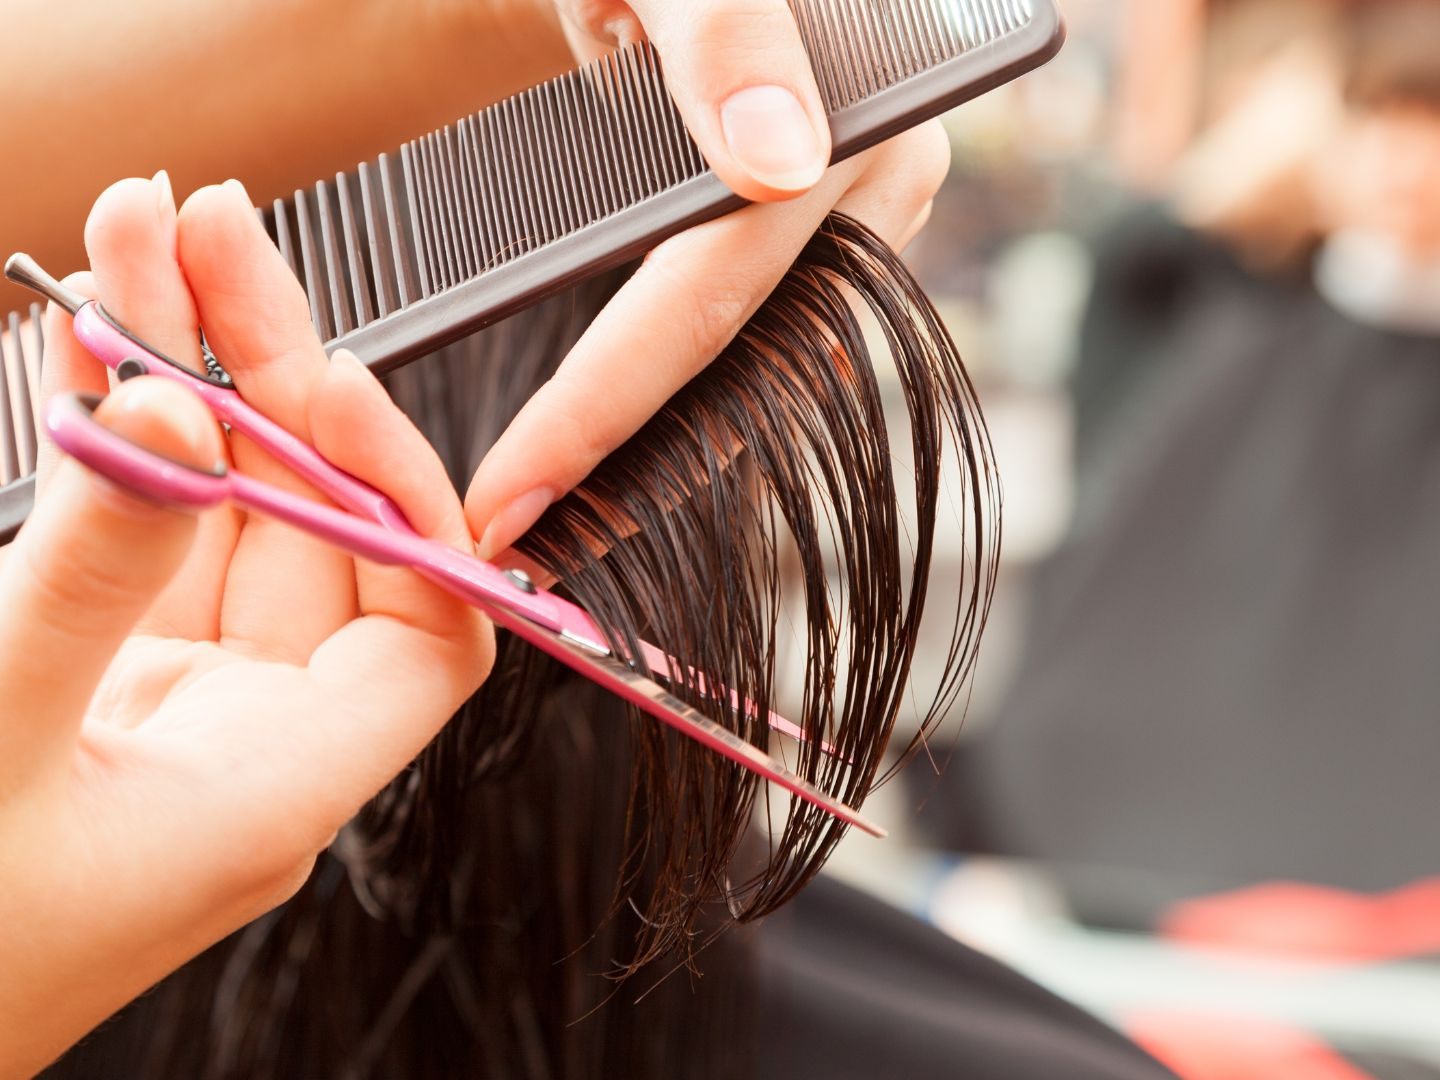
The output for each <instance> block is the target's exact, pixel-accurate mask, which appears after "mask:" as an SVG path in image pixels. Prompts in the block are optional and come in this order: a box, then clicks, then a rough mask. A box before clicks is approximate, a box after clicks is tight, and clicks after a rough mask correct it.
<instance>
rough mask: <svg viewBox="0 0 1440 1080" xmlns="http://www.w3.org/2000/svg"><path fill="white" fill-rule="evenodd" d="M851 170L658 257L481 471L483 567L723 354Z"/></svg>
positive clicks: (682, 239) (470, 510)
mask: <svg viewBox="0 0 1440 1080" xmlns="http://www.w3.org/2000/svg"><path fill="white" fill-rule="evenodd" d="M851 167H852V163H850V162H846V163H845V164H844V165H841V166H838V167H837V168H836V169H833V170H831V172H830V174H829V175H828V176H827V177H826V178H825V181H824V182H823V183H822V184H821V185H820V186H819V187H818V188H817V189H816V190H815V191H813V192H811V193H810V194H809V195H806V196H805V197H803V198H802V199H800V200H797V201H796V202H793V203H788V204H786V205H784V206H751V207H747V208H745V209H744V210H741V211H739V212H737V213H735V214H731V215H730V216H729V217H726V218H722V219H720V220H718V221H713V222H709V223H707V224H705V225H701V226H699V227H697V228H694V229H691V230H689V231H687V232H685V233H682V234H680V235H679V236H676V237H673V238H672V239H670V240H668V241H666V242H665V243H664V244H662V245H660V246H659V247H658V248H656V249H655V250H654V251H653V252H651V254H650V257H649V258H648V259H646V261H645V262H644V264H642V266H641V267H640V269H639V270H638V271H636V273H635V275H634V277H632V278H631V279H630V280H629V281H628V282H626V283H625V285H624V286H623V287H622V288H621V289H620V291H619V292H618V293H617V294H616V295H615V297H614V299H613V300H612V301H611V302H610V303H609V304H608V305H607V306H606V308H605V309H604V310H603V311H602V312H601V313H600V315H599V316H598V317H597V318H596V319H595V321H594V322H593V323H592V324H591V325H590V327H589V328H588V329H587V330H586V332H585V334H584V335H583V336H582V337H581V339H580V341H579V342H578V343H577V344H576V346H575V348H574V349H573V350H572V351H571V353H570V355H569V356H567V357H566V358H565V360H564V361H563V362H562V363H561V365H560V367H559V369H558V370H557V371H556V373H555V376H554V377H553V378H552V379H551V380H550V381H549V382H547V383H546V384H545V385H544V386H542V387H541V388H540V390H539V391H538V392H537V393H536V394H535V396H534V397H533V398H531V400H530V401H529V402H528V403H526V405H525V407H524V408H523V409H521V411H520V414H519V415H518V416H517V417H516V418H515V420H514V421H512V423H511V425H510V427H509V428H508V429H507V430H506V431H505V433H504V434H503V435H502V436H501V437H500V439H499V440H498V441H497V442H496V444H495V445H494V446H493V447H492V448H491V449H490V452H489V453H488V454H487V455H486V456H485V459H484V460H483V461H482V462H481V463H480V468H479V469H478V470H477V471H476V474H475V477H474V479H473V481H472V482H471V485H470V490H469V492H468V494H467V495H466V498H465V514H466V517H467V518H468V520H469V523H470V527H471V530H472V532H473V534H474V535H475V536H478V537H480V544H479V553H480V556H481V558H486V559H488V558H492V557H493V556H495V555H496V554H498V553H499V552H501V551H503V550H504V549H506V548H507V547H509V546H510V545H511V544H512V543H514V542H515V540H517V539H518V538H519V537H520V536H521V535H522V534H523V533H524V532H525V530H526V529H528V528H529V527H530V526H531V525H532V524H534V523H535V520H536V519H537V518H538V517H539V516H540V514H541V513H543V512H544V510H545V508H546V507H547V506H548V505H549V504H550V503H551V502H553V501H554V499H556V498H558V497H559V496H560V495H562V494H564V493H565V492H566V491H568V490H570V488H572V487H574V486H575V484H577V483H579V482H580V480H581V479H583V478H584V477H585V475H586V474H587V473H588V472H589V471H590V470H591V469H593V468H594V467H595V466H596V465H597V464H599V462H600V461H601V460H602V459H603V458H604V457H605V456H606V455H607V454H608V453H610V451H611V450H613V449H615V447H617V446H619V445H620V444H621V443H622V442H624V441H625V440H626V439H628V438H629V437H630V436H631V435H633V434H634V433H635V432H636V431H637V430H639V428H640V427H641V425H643V424H644V423H645V421H646V420H648V419H649V418H650V417H651V416H653V415H654V414H655V412H656V411H658V410H659V408H660V406H661V405H663V404H664V403H665V402H666V401H667V400H669V398H670V397H671V396H673V395H674V394H675V392H676V391H677V390H679V389H680V388H681V387H682V386H684V385H685V383H686V382H688V381H689V380H690V379H691V378H693V377H694V376H695V375H696V374H697V373H698V372H699V371H700V370H702V369H703V368H704V367H705V366H706V365H707V364H709V363H710V362H711V361H712V360H713V359H714V358H715V357H716V356H717V355H718V354H719V353H720V351H721V350H722V349H723V348H724V347H725V346H726V345H727V344H728V343H729V341H730V339H731V338H733V337H734V336H735V334H736V333H737V332H738V331H739V329H740V327H741V326H743V325H744V324H745V321H746V320H747V319H749V317H750V316H751V315H752V314H754V312H755V310H756V308H758V307H759V306H760V304H761V303H762V302H763V301H764V300H765V298H766V297H767V296H768V295H769V294H770V292H771V291H772V290H773V289H774V288H775V286H776V284H777V283H778V282H779V281H780V279H781V277H783V276H784V274H785V272H786V271H787V270H788V269H789V268H790V265H791V264H792V263H793V262H794V260H795V257H796V256H797V255H798V254H799V253H800V251H801V249H802V248H803V247H804V246H805V243H806V241H808V240H809V238H810V237H811V236H812V235H813V234H814V231H815V229H816V228H817V227H818V226H819V225H820V222H821V221H823V220H824V217H825V214H826V212H827V211H828V210H829V209H830V207H831V205H832V204H833V203H834V202H835V199H836V198H837V196H838V194H839V192H840V191H842V190H843V189H844V185H845V184H846V183H849V182H850V181H852V180H853V179H854V175H855V174H854V173H853V172H852V171H851ZM716 267H724V272H723V273H717V272H716Z"/></svg>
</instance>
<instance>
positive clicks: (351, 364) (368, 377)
mask: <svg viewBox="0 0 1440 1080" xmlns="http://www.w3.org/2000/svg"><path fill="white" fill-rule="evenodd" d="M330 363H331V365H332V366H333V367H334V368H335V370H336V371H337V372H339V373H340V374H342V375H344V376H345V377H346V378H353V379H359V380H361V381H362V382H365V383H368V384H371V385H374V386H377V387H378V386H380V380H379V379H377V378H376V377H375V374H374V372H372V371H371V370H370V369H369V368H368V367H366V366H365V365H364V364H362V363H361V362H360V358H359V357H358V356H356V355H355V354H354V353H353V352H351V351H350V350H349V349H336V350H335V351H334V352H333V353H331V354H330Z"/></svg>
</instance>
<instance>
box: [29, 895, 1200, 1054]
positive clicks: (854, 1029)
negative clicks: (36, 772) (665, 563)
mask: <svg viewBox="0 0 1440 1080" xmlns="http://www.w3.org/2000/svg"><path fill="white" fill-rule="evenodd" d="M733 932H734V933H738V934H746V935H747V936H749V937H750V941H749V944H750V946H751V953H752V955H753V957H754V958H755V960H756V961H757V962H758V968H759V970H758V971H757V972H756V973H755V974H756V977H757V979H756V982H755V983H754V984H753V985H752V987H750V988H749V989H750V990H751V991H753V998H752V1001H753V1004H754V1007H755V1010H756V1013H755V1021H756V1022H755V1023H753V1024H751V1025H749V1030H750V1031H752V1032H753V1033H754V1036H753V1037H754V1038H755V1039H756V1040H757V1042H758V1045H757V1046H756V1047H755V1051H754V1054H753V1057H752V1060H754V1061H756V1062H757V1063H758V1065H757V1067H756V1069H755V1071H754V1072H753V1073H749V1074H747V1075H745V1076H744V1077H737V1078H736V1080H822V1078H824V1080H850V1078H854V1080H862V1078H863V1080H877V1078H885V1080H943V1078H951V1077H954V1078H963V1080H1060V1078H1064V1080H1165V1078H1171V1077H1172V1074H1170V1073H1169V1072H1167V1071H1166V1070H1165V1069H1163V1068H1162V1067H1161V1066H1160V1065H1158V1064H1156V1063H1155V1062H1154V1061H1152V1060H1151V1059H1150V1058H1148V1057H1147V1056H1145V1054H1144V1053H1142V1052H1141V1051H1140V1050H1139V1049H1137V1048H1136V1047H1135V1046H1133V1045H1132V1044H1130V1043H1129V1042H1127V1041H1126V1040H1125V1039H1124V1038H1122V1037H1121V1036H1120V1035H1118V1034H1116V1033H1115V1032H1114V1031H1112V1030H1111V1029H1110V1028H1108V1027H1106V1026H1105V1025H1103V1024H1101V1023H1100V1022H1099V1021H1097V1020H1095V1019H1094V1018H1092V1017H1090V1016H1088V1015H1086V1014H1085V1013H1083V1012H1081V1011H1080V1010H1079V1009H1076V1008H1075V1007H1073V1006H1071V1005H1069V1004H1067V1003H1065V1002H1063V1001H1061V1000H1060V999H1059V998H1057V997H1055V996H1054V995H1052V994H1050V993H1049V992H1048V991H1045V990H1042V989H1041V988H1040V987H1038V986H1036V985H1035V984H1033V983H1031V982H1029V981H1028V980H1026V979H1024V978H1022V977H1021V976H1019V975H1017V974H1015V973H1014V972H1013V971H1010V970H1008V969H1006V968H1005V967H1003V966H1001V965H1000V964H998V963H996V962H995V961H993V960H990V959H988V958H986V957H984V956H981V955H980V954H979V953H977V952H975V951H973V950H971V949H968V948H966V947H965V946H963V945H960V944H958V943H956V942H954V941H952V940H950V939H949V938H947V937H946V936H945V935H943V934H941V933H940V932H939V931H937V930H935V929H934V928H932V927H930V926H928V925H926V924H924V923H921V922H920V921H918V920H916V919H914V918H912V917H910V916H909V915H906V914H905V913H903V912H901V911H898V910H896V909H894V908H891V907H889V906H887V905H886V904H883V903H880V902H879V901H877V900H874V899H872V898H870V897H867V896H865V895H863V894H861V893H859V892H857V891H855V890H854V889H851V888H849V887H847V886H845V885H841V884H839V883H837V882H833V881H830V880H827V879H825V878H820V879H819V880H817V881H815V882H814V883H812V884H811V885H810V886H809V887H808V888H807V889H806V890H805V891H804V892H803V893H802V894H801V895H800V897H799V898H798V899H796V900H795V901H794V902H793V903H791V904H790V905H789V906H787V907H786V908H784V909H782V911H781V912H779V913H778V914H776V915H774V916H772V917H771V918H769V919H767V920H765V921H764V922H763V923H761V924H759V925H758V926H754V927H750V928H745V929H741V930H736V931H733ZM698 987H699V990H700V991H702V992H703V989H704V982H703V980H702V981H701V982H700V983H699V984H698ZM142 1005H143V1000H142ZM143 1025H144V1013H143V1009H141V1010H136V1009H133V1008H132V1009H130V1010H127V1011H126V1012H125V1013H123V1014H122V1015H121V1017H120V1018H119V1019H117V1020H114V1021H111V1022H110V1023H109V1024H106V1025H104V1026H102V1027H101V1028H100V1029H99V1030H97V1031H96V1032H94V1033H92V1034H91V1035H90V1037H89V1038H87V1039H86V1040H85V1041H84V1042H83V1043H82V1044H81V1045H80V1046H79V1047H78V1048H77V1049H76V1050H75V1051H72V1052H71V1053H70V1054H69V1055H68V1056H67V1057H66V1058H65V1059H63V1060H62V1061H61V1063H60V1064H59V1065H57V1066H55V1067H54V1068H52V1069H50V1070H47V1071H46V1073H45V1074H44V1076H45V1080H62V1078H63V1080H102V1078H103V1080H110V1078H113V1077H127V1078H128V1077H130V1076H133V1075H135V1073H134V1069H133V1061H134V1056H135V1054H136V1047H137V1046H141V1045H143V1044H144V1040H145V1033H144V1027H143ZM146 1080H169V1078H168V1077H155V1076H150V1077H147V1078H146ZM176 1080H178V1078H176ZM276 1080H279V1078H276ZM616 1080H624V1078H623V1077H617V1078H616ZM677 1080H685V1078H684V1077H683V1076H678V1077H677ZM1172 1080H1173V1078H1172Z"/></svg>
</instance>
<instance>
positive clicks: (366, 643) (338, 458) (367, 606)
mask: <svg viewBox="0 0 1440 1080" xmlns="http://www.w3.org/2000/svg"><path fill="white" fill-rule="evenodd" d="M311 428H312V430H313V431H314V433H315V445H316V447H317V448H319V449H320V451H321V452H322V453H324V454H325V455H326V456H327V457H328V458H330V460H332V461H333V462H335V464H337V465H339V466H340V467H341V468H343V469H345V471H347V472H349V473H351V474H352V475H354V476H356V477H358V478H359V479H361V480H364V481H365V482H367V483H369V484H371V485H373V486H375V487H377V488H380V489H381V490H385V491H387V493H389V494H391V495H392V497H393V498H394V499H395V500H396V502H397V503H398V504H399V506H400V509H401V510H402V511H403V512H404V514H405V516H406V517H407V518H408V519H409V521H410V522H411V524H412V525H414V526H415V528H416V529H417V530H419V531H420V532H421V533H422V534H424V535H427V536H430V537H433V538H435V539H437V540H440V541H442V542H445V543H449V544H452V545H454V546H456V547H459V548H462V549H465V550H468V549H469V546H470V533H469V530H468V529H467V527H466V525H465V518H464V515H463V513H462V512H461V508H460V501H459V499H458V498H457V496H456V494H455V489H454V488H453V487H452V486H451V483H450V480H449V477H448V476H447V475H446V473H445V468H444V466H443V465H442V464H441V462H440V458H439V457H438V456H437V455H436V453H435V451H434V450H433V449H432V448H431V446H430V444H429V443H428V442H426V441H425V437H424V436H423V435H421V434H420V432H419V430H418V429H416V427H415V426H414V425H413V424H412V423H411V422H410V421H409V420H408V419H407V418H406V417H405V416H404V414H403V413H401V412H400V410H399V409H398V408H396V407H395V405H394V404H393V403H392V402H391V401H390V398H389V395H387V394H386V393H385V390H384V389H383V388H382V387H381V385H380V383H379V382H378V380H376V378H375V377H374V376H373V375H372V374H370V372H369V371H368V370H367V369H366V368H365V367H364V366H363V365H362V364H361V363H360V362H359V361H358V360H356V359H355V357H354V356H352V355H351V354H349V353H348V352H345V351H344V350H340V351H338V352H337V353H336V354H335V356H334V357H333V358H332V359H331V366H330V369H329V370H328V371H327V372H326V376H325V380H324V383H323V384H322V386H321V387H320V388H319V389H318V390H317V392H316V394H315V396H314V399H313V401H312V405H311ZM356 580H357V584H358V588H359V604H360V610H361V613H362V615H361V617H360V618H359V619H357V620H356V621H355V622H352V623H350V624H349V625H347V626H346V627H344V628H343V629H341V630H340V631H339V632H337V633H336V634H335V635H334V636H333V637H331V638H330V639H329V640H328V641H326V642H325V643H324V644H322V645H321V646H320V647H319V648H318V649H317V650H316V651H315V654H314V655H313V656H312V657H311V660H310V673H311V675H312V677H313V678H314V679H315V680H316V681H317V682H318V683H319V684H320V686H321V687H322V689H323V692H324V696H325V698H326V700H327V701H328V702H331V703H332V704H333V708H327V710H325V715H324V716H321V717H317V718H316V721H315V724H314V725H312V726H313V728H314V730H312V731H310V732H308V733H307V737H308V738H310V739H313V740H315V741H316V743H317V744H318V745H320V746H322V747H323V750H324V753H323V755H322V760H324V761H326V762H328V763H329V764H327V765H326V768H327V769H333V768H335V766H336V764H337V763H338V762H342V761H343V762H345V763H346V764H345V766H344V768H345V771H346V772H347V773H348V780H347V783H348V785H349V787H348V791H349V797H350V798H352V799H353V800H354V801H355V802H356V803H358V802H359V801H360V800H361V799H364V798H366V797H368V796H369V795H370V794H372V793H373V792H374V791H375V790H376V789H377V788H378V787H379V786H380V785H381V784H382V783H384V782H385V781H386V780H388V779H389V778H390V777H391V776H393V775H394V774H395V773H396V772H398V771H399V770H400V769H401V768H402V767H403V766H404V765H405V764H406V763H407V762H409V761H410V760H411V759H412V758H413V757H414V756H415V755H416V754H417V753H419V752H420V750H421V749H422V748H423V747H424V745H425V744H426V743H427V742H428V741H429V740H430V739H431V738H432V737H433V736H434V734H435V732H436V731H437V730H439V727H440V725H441V724H443V723H444V721H445V720H446V719H448V718H449V717H450V716H451V715H452V714H453V713H454V712H455V710H456V709H458V708H459V707H460V704H461V703H462V702H463V701H464V700H465V699H466V698H467V697H469V696H470V695H471V694H472V693H474V691H475V689H476V688H477V687H478V686H479V685H480V683H481V681H482V680H483V679H484V677H485V675H486V674H487V673H488V672H489V670H490V665H491V663H492V662H493V659H494V638H493V632H492V631H491V629H490V626H489V623H488V621H487V620H485V619H484V618H483V617H482V616H481V615H480V613H479V612H478V611H476V610H475V609H474V608H472V607H470V606H469V605H468V604H465V603H464V602H462V601H460V600H457V599H456V598H455V597H453V596H451V595H450V594H449V593H447V592H445V591H443V590H441V589H440V588H438V587H436V586H434V585H432V584H430V583H429V582H428V581H426V580H424V579H423V578H421V577H420V576H418V575H417V574H415V573H414V572H413V571H410V570H405V569H401V568H397V567H386V566H377V565H373V564H369V563H366V562H364V561H363V560H361V561H359V562H358V563H357V565H356ZM356 747H364V752H363V753H357V752H356Z"/></svg>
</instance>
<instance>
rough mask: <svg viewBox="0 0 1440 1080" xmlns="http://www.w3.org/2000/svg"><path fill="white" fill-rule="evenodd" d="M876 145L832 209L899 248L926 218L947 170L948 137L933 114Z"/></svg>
mask: <svg viewBox="0 0 1440 1080" xmlns="http://www.w3.org/2000/svg"><path fill="white" fill-rule="evenodd" d="M877 151H878V152H877V153H875V154H874V155H873V156H872V157H871V158H870V160H869V161H868V162H867V163H866V167H865V171H864V172H863V173H862V174H861V175H860V177H859V179H857V180H856V181H855V183H854V184H852V185H851V186H850V188H849V190H848V191H846V192H845V194H844V195H843V196H841V198H840V200H839V201H838V202H837V203H836V204H835V210H836V212H837V213H842V214H846V215H848V216H849V217H852V218H855V219H856V220H857V221H859V222H861V223H862V224H863V225H865V226H866V227H867V228H868V229H870V230H871V231H872V232H874V233H875V234H876V235H877V236H879V237H880V239H882V240H884V241H885V242H886V243H887V244H889V245H890V246H891V247H892V248H895V249H896V250H899V249H901V248H903V247H904V246H905V245H906V244H908V243H909V242H910V241H911V240H912V239H914V237H915V234H916V233H918V232H919V231H920V229H921V228H922V227H924V225H925V223H926V222H927V221H928V220H929V217H930V210H931V204H932V203H933V200H934V198H935V193H936V192H937V191H939V190H940V185H941V184H943V183H944V181H945V174H946V173H947V172H949V171H950V138H949V136H948V135H947V134H946V133H945V129H944V127H943V126H941V124H940V122H939V121H938V120H932V121H930V122H929V123H926V124H921V125H920V126H919V127H916V128H912V129H911V130H909V131H907V132H905V133H903V134H901V135H897V136H895V137H894V138H893V139H890V140H889V141H888V142H886V143H883V144H882V145H881V146H879V147H877Z"/></svg>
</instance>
